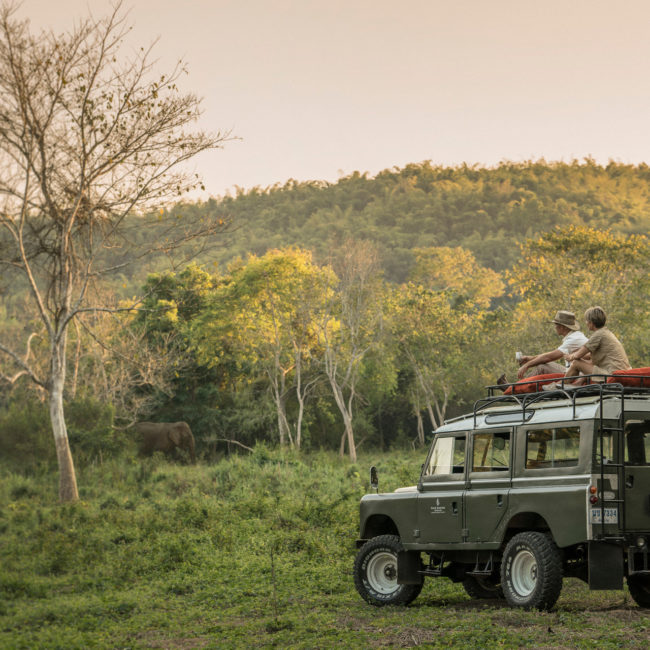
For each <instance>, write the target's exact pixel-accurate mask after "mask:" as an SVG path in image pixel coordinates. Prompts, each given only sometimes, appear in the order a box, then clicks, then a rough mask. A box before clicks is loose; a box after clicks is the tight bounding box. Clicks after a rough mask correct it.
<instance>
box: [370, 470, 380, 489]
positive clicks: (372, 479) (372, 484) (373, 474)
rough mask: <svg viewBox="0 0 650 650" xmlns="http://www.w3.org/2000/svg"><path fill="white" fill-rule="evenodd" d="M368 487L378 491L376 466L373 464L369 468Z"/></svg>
mask: <svg viewBox="0 0 650 650" xmlns="http://www.w3.org/2000/svg"><path fill="white" fill-rule="evenodd" d="M370 487H371V488H372V489H373V490H375V492H378V491H379V476H377V468H376V467H375V466H374V465H373V466H372V467H371V468H370Z"/></svg>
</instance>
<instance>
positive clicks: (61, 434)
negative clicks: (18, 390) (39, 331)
mask: <svg viewBox="0 0 650 650" xmlns="http://www.w3.org/2000/svg"><path fill="white" fill-rule="evenodd" d="M64 384H65V338H63V340H59V341H58V342H57V343H54V344H53V345H52V365H51V376H50V382H49V386H48V388H49V402H50V420H51V422H52V433H53V434H54V444H55V446H56V458H57V461H58V464H59V499H60V500H61V501H62V502H64V503H65V502H69V501H76V500H77V499H78V498H79V492H78V491H77V476H76V473H75V469H74V463H73V461H72V454H71V453H70V443H69V441H68V430H67V428H66V426H65V417H64V414H63V386H64Z"/></svg>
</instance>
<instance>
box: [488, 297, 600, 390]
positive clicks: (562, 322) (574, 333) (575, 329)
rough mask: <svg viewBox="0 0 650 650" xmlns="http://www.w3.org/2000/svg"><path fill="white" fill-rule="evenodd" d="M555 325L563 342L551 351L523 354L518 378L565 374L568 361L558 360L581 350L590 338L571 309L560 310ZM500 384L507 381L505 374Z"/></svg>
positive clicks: (498, 381) (553, 321) (499, 380)
mask: <svg viewBox="0 0 650 650" xmlns="http://www.w3.org/2000/svg"><path fill="white" fill-rule="evenodd" d="M551 323H553V324H554V325H555V332H556V333H557V335H558V336H561V337H562V343H560V345H559V346H558V347H557V348H556V349H555V350H551V351H549V352H543V353H542V354H537V355H533V356H529V355H525V354H524V355H522V356H521V357H520V359H519V364H520V367H519V371H518V372H517V379H518V380H520V379H524V378H526V377H532V376H533V375H547V374H551V373H562V374H564V373H565V372H566V371H567V369H568V367H569V364H568V363H558V362H557V360H559V359H562V358H563V357H566V356H567V355H569V354H572V353H573V352H575V351H576V350H579V349H580V348H581V347H582V346H583V345H584V344H585V343H586V342H587V341H588V340H589V339H587V337H586V336H585V335H584V334H583V333H582V332H581V331H580V325H578V323H577V322H576V316H575V314H574V313H573V312H570V311H562V310H561V311H558V312H557V314H555V318H554V319H553V320H552V321H551ZM497 383H498V384H503V383H507V380H506V377H505V375H502V376H501V377H499V379H498V380H497Z"/></svg>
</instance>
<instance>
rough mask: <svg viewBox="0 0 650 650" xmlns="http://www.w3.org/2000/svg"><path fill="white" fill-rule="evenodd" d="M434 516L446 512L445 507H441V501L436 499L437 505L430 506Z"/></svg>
mask: <svg viewBox="0 0 650 650" xmlns="http://www.w3.org/2000/svg"><path fill="white" fill-rule="evenodd" d="M430 509H431V514H432V515H442V514H444V512H445V506H441V505H440V499H436V505H435V506H430Z"/></svg>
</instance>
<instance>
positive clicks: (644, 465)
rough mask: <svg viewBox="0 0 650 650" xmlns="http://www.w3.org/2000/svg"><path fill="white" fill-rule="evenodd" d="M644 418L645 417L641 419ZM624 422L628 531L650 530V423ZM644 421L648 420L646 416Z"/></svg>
mask: <svg viewBox="0 0 650 650" xmlns="http://www.w3.org/2000/svg"><path fill="white" fill-rule="evenodd" d="M642 417H643V416H642ZM642 417H638V418H637V417H629V416H628V418H626V422H625V430H624V432H625V458H624V463H625V464H624V472H625V527H626V529H627V530H648V528H650V419H648V420H646V419H642ZM645 417H648V415H647V414H645Z"/></svg>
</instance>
